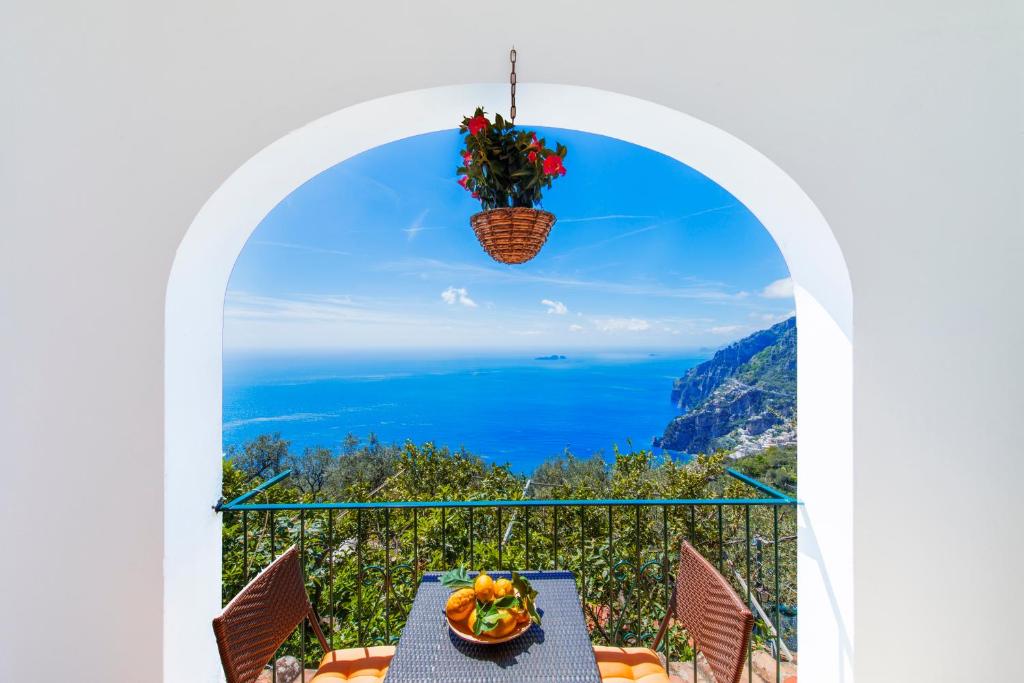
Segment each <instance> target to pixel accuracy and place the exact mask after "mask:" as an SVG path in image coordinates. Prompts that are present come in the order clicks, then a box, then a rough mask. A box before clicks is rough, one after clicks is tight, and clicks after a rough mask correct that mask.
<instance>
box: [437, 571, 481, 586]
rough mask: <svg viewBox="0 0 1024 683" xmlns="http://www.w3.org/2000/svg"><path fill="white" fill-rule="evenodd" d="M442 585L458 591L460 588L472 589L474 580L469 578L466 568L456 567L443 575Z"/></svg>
mask: <svg viewBox="0 0 1024 683" xmlns="http://www.w3.org/2000/svg"><path fill="white" fill-rule="evenodd" d="M441 585H442V586H445V587H446V588H451V589H452V590H456V589H458V588H472V587H473V579H471V578H469V574H468V573H467V572H466V568H465V567H456V568H455V569H452V570H451V571H447V572H445V573H444V574H442V575H441Z"/></svg>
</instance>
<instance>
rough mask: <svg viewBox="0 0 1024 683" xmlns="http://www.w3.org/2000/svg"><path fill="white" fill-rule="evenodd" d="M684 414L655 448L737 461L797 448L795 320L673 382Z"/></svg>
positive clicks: (736, 345) (674, 394)
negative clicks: (773, 450) (720, 455)
mask: <svg viewBox="0 0 1024 683" xmlns="http://www.w3.org/2000/svg"><path fill="white" fill-rule="evenodd" d="M672 402H673V403H675V404H676V406H677V407H678V408H679V409H680V410H681V411H682V413H683V414H682V415H680V416H679V417H677V418H675V419H673V420H672V422H670V423H669V425H668V426H667V427H666V428H665V434H664V435H663V436H662V437H660V438H658V439H655V441H654V445H655V446H660V447H662V448H666V449H670V450H673V451H681V452H683V453H710V452H713V451H716V450H720V449H724V450H726V451H728V452H729V453H730V454H731V455H732V456H733V457H740V456H743V455H748V454H752V453H756V452H759V451H763V450H764V449H766V448H770V447H772V446H776V447H786V446H792V445H795V444H796V318H789V319H788V320H785V321H783V322H781V323H779V324H777V325H773V326H772V327H770V328H768V329H766V330H761V331H759V332H755V333H754V334H752V335H750V336H749V337H744V338H743V339H740V340H739V341H737V342H734V343H732V344H730V345H729V346H726V347H725V348H723V349H720V350H719V351H717V352H716V353H715V355H714V356H713V357H712V358H711V360H708V361H705V362H704V363H701V364H700V365H698V366H696V367H694V368H691V369H690V370H689V371H688V372H687V373H686V374H685V375H683V376H682V377H680V378H679V379H677V380H676V381H675V384H674V386H673V388H672Z"/></svg>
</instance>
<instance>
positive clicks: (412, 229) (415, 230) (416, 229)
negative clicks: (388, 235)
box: [402, 209, 429, 242]
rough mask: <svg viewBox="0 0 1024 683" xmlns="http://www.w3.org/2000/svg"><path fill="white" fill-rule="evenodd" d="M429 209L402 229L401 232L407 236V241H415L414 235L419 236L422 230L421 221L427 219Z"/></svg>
mask: <svg viewBox="0 0 1024 683" xmlns="http://www.w3.org/2000/svg"><path fill="white" fill-rule="evenodd" d="M428 211H429V209H424V210H423V211H422V213H420V215H419V216H416V219H415V220H414V221H413V222H412V223H410V224H409V227H408V228H403V229H402V232H404V233H405V234H406V235H408V236H409V241H410V242H411V241H412V240H414V239H416V235H418V234H420V232H421V231H422V230H423V219H424V218H426V217H427V212H428Z"/></svg>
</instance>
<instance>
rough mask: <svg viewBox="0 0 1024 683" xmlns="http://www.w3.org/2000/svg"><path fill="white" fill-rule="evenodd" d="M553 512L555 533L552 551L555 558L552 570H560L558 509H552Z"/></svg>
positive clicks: (552, 539) (552, 540)
mask: <svg viewBox="0 0 1024 683" xmlns="http://www.w3.org/2000/svg"><path fill="white" fill-rule="evenodd" d="M551 512H552V513H553V514H554V527H555V528H554V531H553V534H552V538H551V549H552V551H553V552H552V555H553V556H554V558H553V565H552V567H551V568H552V569H558V508H552V509H551Z"/></svg>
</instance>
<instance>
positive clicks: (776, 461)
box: [733, 445, 796, 495]
mask: <svg viewBox="0 0 1024 683" xmlns="http://www.w3.org/2000/svg"><path fill="white" fill-rule="evenodd" d="M733 467H734V468H736V469H737V470H739V471H740V472H742V473H743V474H746V475H747V476H750V477H753V478H754V479H757V480H758V481H760V482H764V483H765V484H768V485H769V486H773V487H775V488H777V489H780V490H782V491H785V492H788V493H791V494H794V495H795V494H796V446H795V445H791V446H771V447H769V448H766V449H764V450H763V451H759V452H757V453H751V454H750V455H745V456H743V457H741V458H738V459H736V460H735V461H734V463H733Z"/></svg>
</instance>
